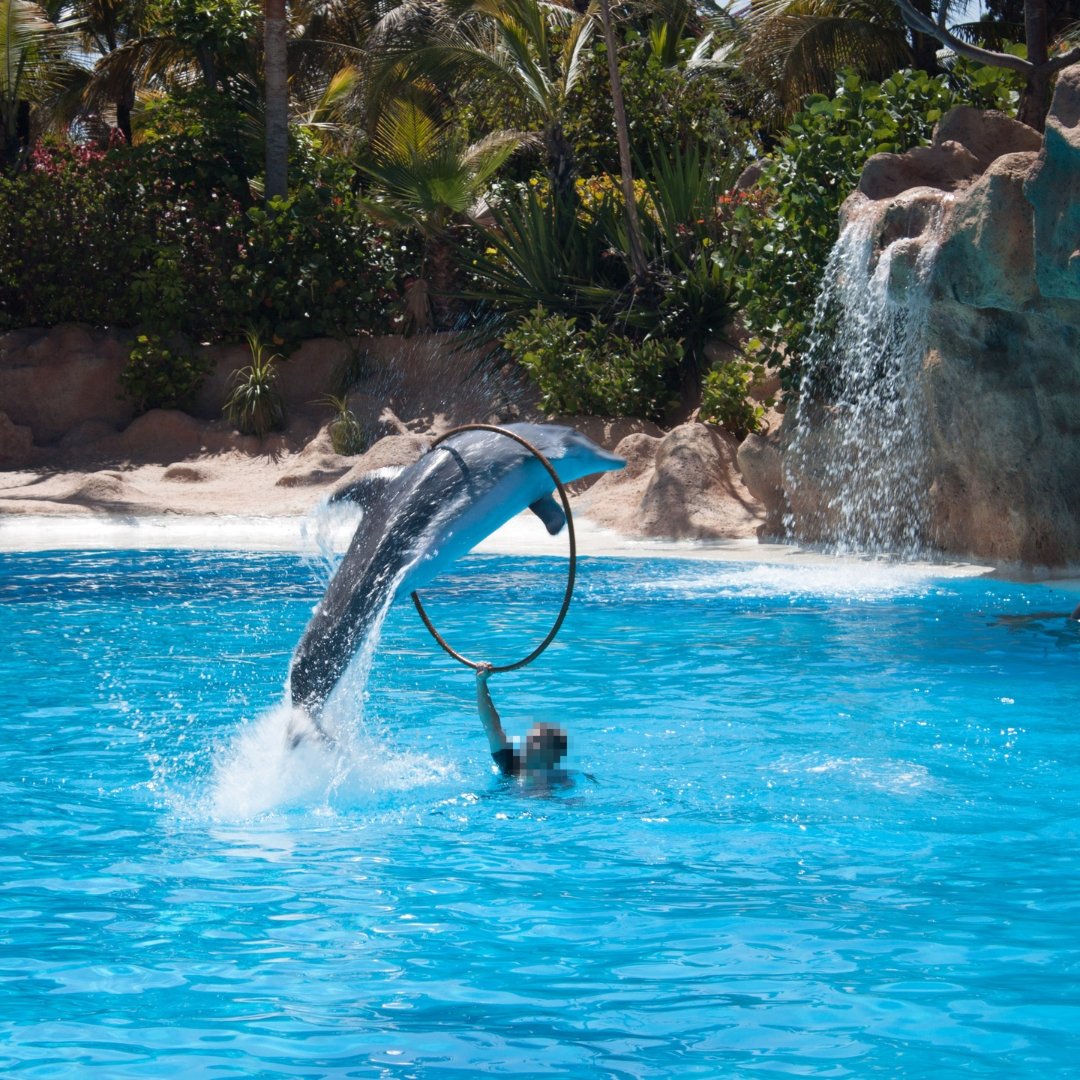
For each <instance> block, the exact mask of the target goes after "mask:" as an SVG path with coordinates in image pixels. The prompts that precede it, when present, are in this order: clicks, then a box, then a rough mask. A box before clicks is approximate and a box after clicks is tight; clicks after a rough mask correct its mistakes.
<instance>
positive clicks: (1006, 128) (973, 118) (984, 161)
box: [932, 105, 1042, 170]
mask: <svg viewBox="0 0 1080 1080" xmlns="http://www.w3.org/2000/svg"><path fill="white" fill-rule="evenodd" d="M932 142H933V145H934V146H943V145H944V144H945V143H949V142H952V143H957V144H958V145H960V146H962V147H963V148H964V149H965V150H967V151H968V152H969V153H971V154H972V155H974V157H975V159H976V161H977V162H978V165H979V168H980V170H982V169H987V168H989V166H990V165H991V164H992V163H993V162H995V161H997V159H998V158H999V157H1002V156H1004V155H1005V154H1021V153H1038V152H1039V151H1040V150H1041V149H1042V136H1041V135H1040V134H1039V133H1038V132H1037V131H1036V130H1035V129H1034V128H1029V127H1028V126H1027V124H1022V123H1020V121H1019V120H1014V119H1012V117H1010V116H1006V115H1005V114H1004V113H1002V112H996V111H994V110H987V111H985V112H984V111H983V110H982V109H973V108H972V107H971V106H970V105H958V106H957V107H956V108H954V109H950V110H949V111H948V112H947V113H946V114H945V115H944V116H943V117H942V118H941V119H940V120H939V121H938V124H937V127H936V128H935V129H934V137H933V140H932Z"/></svg>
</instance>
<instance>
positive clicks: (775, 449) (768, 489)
mask: <svg viewBox="0 0 1080 1080" xmlns="http://www.w3.org/2000/svg"><path fill="white" fill-rule="evenodd" d="M735 461H736V463H737V465H738V467H739V474H740V475H741V476H742V479H743V483H744V484H745V485H746V490H747V491H749V492H750V494H751V495H753V497H754V498H755V499H757V500H758V502H760V503H761V504H762V506H764V507H765V521H764V523H763V525H762V535H763V536H776V535H778V534H780V533H781V532H782V531H783V523H784V513H785V511H786V507H787V503H786V502H785V499H784V476H783V465H784V461H783V456H782V454H781V452H780V444H779V439H778V437H777V436H776V435H772V436H769V435H757V434H751V435H747V436H746V438H745V439H743V441H742V442H741V443H739V449H738V451H737V452H736V455H735Z"/></svg>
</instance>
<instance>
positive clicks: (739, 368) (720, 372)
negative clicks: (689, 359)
mask: <svg viewBox="0 0 1080 1080" xmlns="http://www.w3.org/2000/svg"><path fill="white" fill-rule="evenodd" d="M764 374H765V368H764V366H763V365H760V364H751V363H748V362H747V361H746V360H744V359H742V358H740V357H735V358H733V359H731V360H725V361H722V362H721V363H718V364H716V365H714V366H713V367H711V368H710V369H709V370H708V371H707V372H705V377H704V379H702V383H701V408H700V410H699V412H698V417H699V419H700V420H702V421H703V422H704V423H706V424H716V425H718V426H719V427H722V428H724V429H725V430H726V431H729V432H731V434H732V435H734V436H735V438H737V439H745V438H746V436H747V435H750V434H752V433H753V432H756V431H759V430H760V429H761V422H762V419H763V418H764V416H765V408H764V406H763V405H761V404H760V403H759V402H757V401H754V400H753V398H751V397H750V390H751V387H752V386H753V385H754V382H755V380H756V379H759V378H761V377H762V376H763V375H764Z"/></svg>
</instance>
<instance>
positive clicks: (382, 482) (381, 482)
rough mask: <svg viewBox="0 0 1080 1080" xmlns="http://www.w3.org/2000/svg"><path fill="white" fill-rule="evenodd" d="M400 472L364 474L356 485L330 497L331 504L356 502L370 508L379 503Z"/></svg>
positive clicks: (390, 470) (350, 485)
mask: <svg viewBox="0 0 1080 1080" xmlns="http://www.w3.org/2000/svg"><path fill="white" fill-rule="evenodd" d="M400 472H401V470H400V469H395V468H390V469H373V470H372V471H371V472H369V473H364V475H363V476H361V477H360V479H359V480H357V481H356V482H355V483H352V484H347V485H346V486H345V487H343V488H338V490H337V491H335V492H334V493H333V494H332V495H331V496H330V502H331V503H339V502H354V503H356V504H357V505H359V506H365V507H370V506H372V505H373V504H374V503H375V502H376V501H378V499H379V498H380V496H381V495H382V493H383V492H384V491H385V490H386V487H387V485H388V484H389V483H390V481H391V480H394V479H395V478H396V477H397V476H398V475H399V474H400Z"/></svg>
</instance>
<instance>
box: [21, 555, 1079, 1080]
mask: <svg viewBox="0 0 1080 1080" xmlns="http://www.w3.org/2000/svg"><path fill="white" fill-rule="evenodd" d="M324 582H325V570H324V568H323V567H322V566H320V565H317V564H313V563H310V562H307V561H304V560H303V559H300V558H298V557H294V556H290V555H256V554H250V553H249V554H225V555H222V554H212V553H190V552H188V553H183V552H120V553H56V554H46V555H43V554H16V555H0V635H2V636H0V640H2V641H3V643H4V648H3V650H2V651H0V705H2V708H0V715H2V717H3V726H2V728H0V791H2V793H3V801H2V806H3V816H2V819H0V863H2V873H0V1070H2V1071H3V1072H4V1073H5V1075H15V1076H20V1075H25V1076H35V1077H38V1076H50V1077H51V1076H85V1075H99V1076H102V1077H110V1078H112V1077H121V1078H123V1077H167V1076H184V1077H222V1076H267V1077H270V1076H274V1077H277V1076H281V1077H322V1076H328V1077H403V1078H405V1077H470V1076H476V1075H481V1074H483V1075H496V1076H516V1077H528V1076H536V1077H540V1076H544V1077H552V1076H557V1077H583V1078H584V1077H618V1078H623V1077H657V1078H660V1077H696V1076H701V1077H751V1076H754V1077H756V1076H761V1075H781V1074H782V1075H785V1076H789V1075H800V1076H821V1077H843V1076H855V1077H857V1076H870V1075H875V1076H930V1075H935V1076H995V1077H997V1076H1000V1077H1022V1076H1031V1077H1046V1076H1065V1075H1077V1065H1076V1062H1077V1060H1078V1053H1080V1006H1078V1001H1080V933H1078V930H1080V852H1078V845H1077V840H1078V835H1080V733H1078V732H1080V722H1078V721H1080V709H1078V707H1077V698H1078V690H1080V674H1078V664H1080V632H1078V631H1077V630H1076V629H1075V628H1070V627H1068V626H1067V625H1066V624H1065V621H1064V619H1062V618H1049V617H1047V618H1042V619H1035V620H1033V621H1026V622H1025V621H1012V620H1010V619H1006V620H1002V619H1001V616H1018V615H1020V616H1022V615H1025V614H1028V615H1030V614H1035V613H1038V612H1041V611H1061V612H1065V611H1067V610H1069V609H1071V607H1072V606H1073V605H1074V604H1075V602H1076V600H1077V599H1078V597H1077V596H1076V595H1075V594H1074V593H1068V592H1065V591H1062V590H1054V589H1051V588H1047V587H1042V586H1020V585H1014V584H1006V583H1000V582H992V581H987V580H983V579H949V580H935V579H933V578H931V577H927V576H925V572H923V571H918V570H914V569H904V568H893V569H889V568H881V567H877V568H875V567H859V566H853V565H851V564H836V565H833V566H824V567H814V566H807V567H790V566H788V567H784V566H763V565H754V564H740V565H735V564H710V563H702V562H676V561H647V560H642V561H634V560H614V559H612V560H607V559H594V560H585V561H584V562H583V565H582V567H581V583H580V588H579V592H578V594H577V598H576V600H575V603H574V607H573V609H572V611H571V615H570V617H569V619H568V620H567V624H566V627H565V629H564V631H563V633H562V634H561V635H560V636H559V638H558V639H557V641H556V644H555V645H554V646H553V647H552V648H551V649H550V650H549V651H548V652H547V653H546V654H545V655H544V656H543V658H542V659H541V660H539V661H538V662H537V663H535V664H534V665H532V666H531V667H530V668H528V669H526V670H524V671H522V672H519V673H516V674H509V675H503V676H497V677H496V678H495V679H493V681H492V690H493V695H494V697H495V700H496V702H497V703H498V704H499V706H500V708H501V710H502V712H503V715H504V718H505V720H506V722H507V726H508V727H509V728H511V729H513V730H515V731H520V730H521V729H522V728H523V726H524V725H525V724H526V723H527V721H528V720H529V719H533V718H547V719H551V718H556V719H558V720H560V721H562V722H564V723H565V725H566V726H567V727H568V729H569V731H570V738H571V752H570V766H571V768H572V769H573V770H574V771H575V773H576V776H575V778H574V782H573V783H572V784H571V785H570V786H568V787H565V788H559V789H556V790H551V791H542V790H528V789H523V788H522V787H521V786H520V785H519V784H517V783H516V782H513V781H503V780H500V779H499V778H498V777H496V776H494V775H493V774H492V771H491V768H490V761H489V759H488V756H487V751H486V746H485V742H484V738H483V735H482V733H481V731H480V727H479V724H478V722H477V720H476V716H475V711H474V708H473V696H472V683H471V677H470V675H469V674H468V673H467V672H466V671H465V670H464V669H463V668H461V667H459V666H457V665H455V664H454V663H453V661H451V660H450V659H449V658H448V657H446V656H445V655H443V654H442V653H441V652H439V651H437V649H436V648H435V646H434V644H433V643H432V642H431V640H430V639H429V638H428V637H427V634H426V631H425V630H424V629H423V627H422V626H421V625H420V624H419V622H418V620H417V619H416V616H415V614H414V613H413V611H412V609H411V605H409V606H406V605H403V604H399V605H398V606H396V607H395V608H394V609H393V610H392V611H391V614H390V617H389V618H388V620H387V623H386V625H385V627H384V633H383V638H382V644H381V647H380V650H379V651H378V653H377V655H376V656H375V658H374V662H373V663H372V665H371V668H370V673H369V676H368V678H367V683H366V688H365V686H364V678H363V673H361V674H360V675H359V676H357V678H355V679H354V680H353V681H352V685H351V687H350V688H347V692H346V693H345V694H344V695H342V698H341V700H339V701H338V702H337V703H336V709H337V716H336V722H337V724H338V726H339V730H340V732H341V743H340V747H339V749H338V750H337V751H336V752H334V753H332V754H328V753H324V752H322V751H319V750H317V749H315V748H307V749H302V750H301V751H300V752H298V753H293V754H290V753H288V752H287V751H285V750H284V749H283V732H284V725H285V723H286V720H287V710H285V708H284V707H283V706H282V705H281V700H282V690H283V684H284V679H285V673H286V670H287V663H288V658H289V655H290V652H291V650H292V648H293V646H294V644H295V642H296V640H297V638H298V636H299V634H300V632H301V630H302V628H303V626H304V623H305V621H306V618H307V616H308V614H309V612H310V610H311V607H312V605H313V604H314V603H315V602H316V600H317V599H318V597H319V596H320V595H321V591H322V587H323V584H324ZM562 583H563V578H562V564H560V563H559V562H558V561H557V560H546V559H512V560H511V559H504V558H499V557H494V556H486V557H473V558H471V559H470V560H468V561H467V563H465V564H463V566H462V568H461V571H460V572H459V573H458V574H456V575H455V576H454V577H453V578H452V579H450V580H449V581H448V584H447V587H446V588H444V589H441V590H439V591H435V590H432V591H430V592H429V593H428V594H427V597H428V601H429V602H428V607H429V610H430V611H431V613H432V616H433V618H435V620H436V622H437V623H438V624H439V625H440V627H441V628H442V629H443V630H444V631H445V633H446V634H447V636H448V637H450V638H451V639H452V640H453V641H454V642H455V644H458V645H459V647H462V648H466V649H473V650H474V651H476V652H478V653H481V654H483V653H485V652H487V653H498V655H496V657H495V658H496V659H507V658H513V656H514V655H516V654H518V653H520V652H521V651H523V649H522V646H523V645H528V643H529V642H530V641H531V640H533V638H534V637H535V636H536V635H537V634H538V633H542V632H543V629H544V628H545V622H546V620H547V619H549V618H550V616H551V614H552V613H553V611H554V609H555V607H557V602H558V597H559V595H560V594H561V589H562ZM481 627H482V628H483V634H486V635H488V636H487V638H484V636H483V635H480V636H477V631H478V629H479V628H481ZM586 774H591V776H592V777H594V778H595V779H590V778H589V776H588V775H586Z"/></svg>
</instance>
